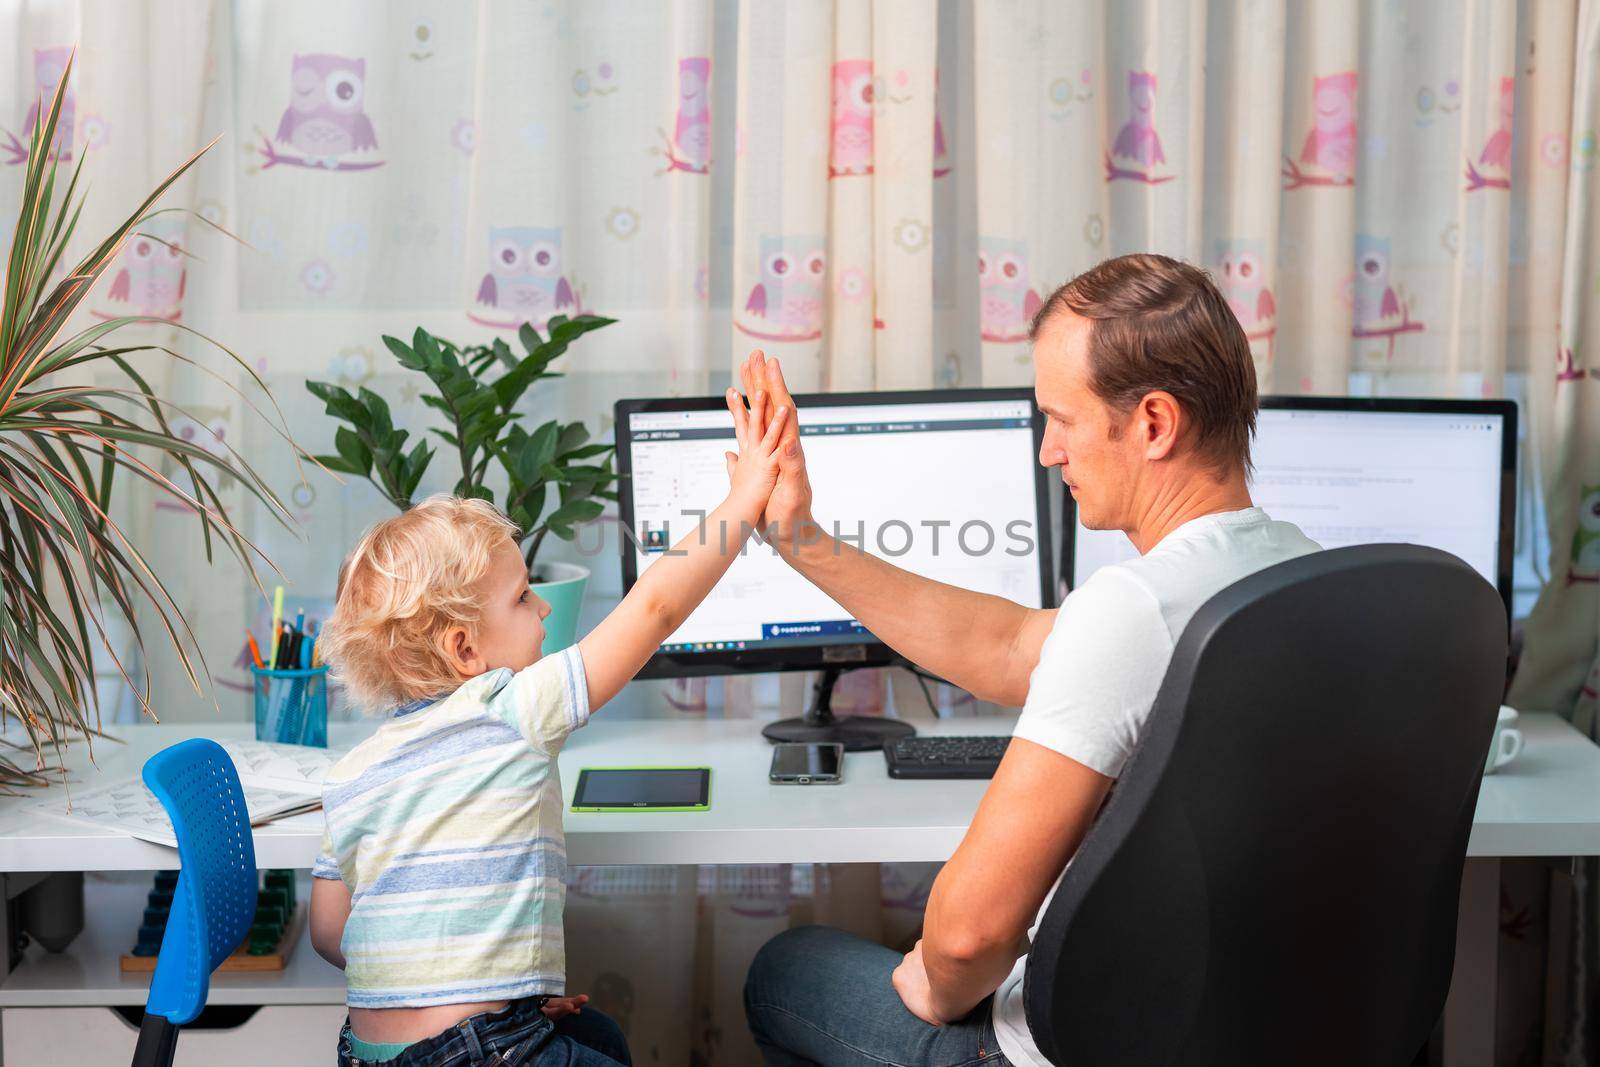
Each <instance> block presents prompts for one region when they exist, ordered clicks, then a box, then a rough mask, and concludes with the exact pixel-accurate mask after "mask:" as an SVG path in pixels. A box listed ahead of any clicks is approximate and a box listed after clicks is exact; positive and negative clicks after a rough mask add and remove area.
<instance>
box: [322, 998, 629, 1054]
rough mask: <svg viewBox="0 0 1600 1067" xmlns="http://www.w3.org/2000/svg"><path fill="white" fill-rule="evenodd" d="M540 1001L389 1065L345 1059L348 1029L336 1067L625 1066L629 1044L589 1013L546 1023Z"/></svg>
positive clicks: (466, 1022)
mask: <svg viewBox="0 0 1600 1067" xmlns="http://www.w3.org/2000/svg"><path fill="white" fill-rule="evenodd" d="M542 1002H543V998H542V997H524V998H523V999H521V1000H514V1001H512V1002H511V1003H510V1004H509V1005H508V1006H506V1007H504V1008H502V1009H500V1010H499V1011H490V1012H484V1013H482V1014H481V1015H473V1016H471V1017H469V1018H466V1019H463V1020H461V1021H460V1022H459V1023H457V1024H456V1025H454V1026H452V1027H450V1029H448V1030H446V1031H444V1032H443V1033H440V1034H435V1035H434V1036H433V1037H430V1038H427V1039H425V1040H422V1041H418V1042H417V1043H416V1044H415V1045H412V1046H411V1047H410V1048H408V1049H406V1050H405V1051H404V1052H402V1053H401V1054H400V1055H399V1056H397V1057H395V1058H394V1059H392V1060H382V1061H374V1060H358V1059H356V1058H355V1057H354V1056H352V1055H351V1054H350V1039H349V1035H350V1024H349V1023H348V1022H346V1023H345V1026H344V1029H343V1031H341V1032H340V1034H339V1067H630V1065H631V1063H632V1061H631V1060H630V1059H629V1058H628V1041H627V1038H625V1037H623V1036H622V1030H621V1028H619V1027H618V1026H617V1024H616V1023H614V1022H612V1021H611V1019H610V1018H608V1017H607V1016H606V1015H604V1014H602V1013H601V1012H598V1011H596V1010H595V1009H593V1008H588V1007H586V1008H584V1009H583V1010H582V1011H581V1012H579V1013H578V1014H577V1015H568V1016H565V1017H563V1018H562V1019H560V1020H558V1021H556V1022H551V1021H550V1020H549V1019H547V1018H545V1016H544V1012H542V1011H540V1010H539V1007H540V1004H541V1003H542Z"/></svg>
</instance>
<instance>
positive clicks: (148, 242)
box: [107, 219, 187, 320]
mask: <svg viewBox="0 0 1600 1067" xmlns="http://www.w3.org/2000/svg"><path fill="white" fill-rule="evenodd" d="M183 236H184V234H183V225H182V224H181V223H175V222H173V221H171V220H163V219H151V220H149V221H148V222H145V223H142V224H141V225H140V227H139V231H138V232H136V233H134V234H133V235H132V236H130V237H129V238H128V243H127V245H126V246H125V247H124V249H123V252H122V259H121V269H119V270H118V271H117V273H116V276H115V277H113V278H112V279H111V290H110V292H109V293H108V294H107V296H109V298H110V299H112V300H115V301H117V302H119V303H125V304H131V305H132V306H133V308H134V310H136V311H137V312H138V313H139V314H140V315H151V316H155V317H157V318H163V319H173V320H176V319H177V318H178V315H179V313H180V311H181V310H182V306H183V290H184V283H185V281H186V278H187V271H186V267H185V264H184V255H183Z"/></svg>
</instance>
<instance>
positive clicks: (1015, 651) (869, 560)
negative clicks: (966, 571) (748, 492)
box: [781, 531, 1056, 707]
mask: <svg viewBox="0 0 1600 1067" xmlns="http://www.w3.org/2000/svg"><path fill="white" fill-rule="evenodd" d="M818 536H820V540H809V539H808V538H807V537H806V536H805V535H804V531H801V536H799V537H796V538H792V539H789V540H787V541H786V542H785V543H784V544H783V545H782V548H781V552H782V555H783V557H784V559H786V560H788V561H789V564H790V565H791V566H793V567H794V569H795V570H797V571H799V572H800V573H801V574H803V575H805V577H806V578H807V579H808V580H809V581H810V582H811V583H812V584H813V585H815V586H816V587H817V588H818V589H821V590H822V591H823V592H824V593H827V594H828V595H829V596H831V597H832V598H833V599H834V600H837V601H838V602H839V603H840V604H841V605H842V606H843V607H844V609H845V610H846V611H848V612H849V613H850V614H851V615H852V616H853V617H854V618H855V619H856V620H857V621H858V622H860V623H861V625H863V626H865V627H866V628H867V629H868V630H870V631H872V635H873V636H874V637H876V638H877V639H878V640H880V641H882V642H883V643H884V644H886V645H888V646H889V647H890V648H892V649H894V650H895V651H896V652H898V653H899V654H900V655H902V656H904V657H905V658H906V659H908V660H910V661H911V662H912V663H915V664H917V665H918V666H920V667H922V668H923V669H924V670H927V671H931V672H932V673H934V674H937V675H938V676H939V677H941V678H943V679H945V680H946V681H948V682H950V683H951V684H952V685H958V686H960V687H961V688H962V689H965V690H967V692H969V693H971V694H972V695H973V696H975V697H977V698H978V699H979V700H989V701H993V702H995V703H997V704H1005V705H1008V706H1011V707H1020V706H1021V705H1022V702H1023V701H1024V700H1025V699H1026V698H1027V696H1028V678H1029V676H1030V675H1031V674H1032V673H1033V668H1034V665H1035V664H1037V663H1038V662H1039V650H1040V649H1041V648H1042V647H1043V646H1044V639H1045V638H1046V637H1047V636H1049V634H1050V627H1051V626H1052V625H1053V624H1054V623H1055V617H1056V613H1055V611H1053V610H1049V611H1044V610H1039V609H1037V608H1025V607H1023V606H1022V605H1021V604H1018V603H1016V602H1014V601H1011V600H1006V599H1004V598H1003V597H997V596H990V595H988V594H987V593H975V592H973V591H972V590H970V589H962V588H960V587H958V586H953V585H946V584H945V583H944V582H936V581H934V580H932V579H931V578H924V577H923V576H922V575H920V574H912V573H911V572H910V571H906V570H901V569H900V568H899V567H896V566H894V565H893V564H892V563H887V562H885V561H884V560H881V559H879V558H878V557H877V556H874V555H872V554H871V553H868V552H863V551H862V550H861V549H859V548H857V547H856V546H855V545H853V544H848V543H844V542H840V541H836V540H835V539H834V538H833V537H831V536H829V535H827V534H819V535H818Z"/></svg>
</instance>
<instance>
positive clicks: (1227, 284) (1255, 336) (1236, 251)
mask: <svg viewBox="0 0 1600 1067" xmlns="http://www.w3.org/2000/svg"><path fill="white" fill-rule="evenodd" d="M1215 263H1216V269H1215V274H1216V279H1217V286H1218V288H1220V289H1221V290H1222V295H1223V297H1224V298H1225V299H1226V300H1227V301H1228V307H1230V308H1232V309H1233V315H1234V317H1235V318H1237V319H1238V320H1239V325H1240V326H1242V327H1244V335H1245V337H1246V339H1248V340H1249V342H1250V347H1251V349H1252V350H1254V349H1255V347H1256V345H1257V344H1258V343H1261V344H1264V345H1265V346H1266V352H1265V356H1266V360H1267V362H1269V363H1270V362H1272V341H1273V338H1274V337H1275V336H1276V335H1277V332H1278V302H1277V300H1276V299H1275V298H1274V297H1273V295H1272V287H1271V286H1270V285H1268V284H1267V276H1266V257H1265V256H1263V255H1262V252H1261V242H1259V241H1247V240H1242V239H1237V238H1236V239H1233V240H1228V241H1218V242H1217V254H1216V256H1215Z"/></svg>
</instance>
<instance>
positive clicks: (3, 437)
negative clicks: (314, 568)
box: [0, 63, 292, 791]
mask: <svg viewBox="0 0 1600 1067" xmlns="http://www.w3.org/2000/svg"><path fill="white" fill-rule="evenodd" d="M70 76H71V64H70V63H69V64H68V68H67V72H66V73H65V74H64V75H63V77H62V80H61V84H60V85H59V86H57V88H56V91H55V94H54V97H53V98H52V99H51V101H50V103H49V106H48V107H47V108H41V109H40V121H39V122H37V123H36V124H35V127H34V130H33V135H32V139H31V142H30V144H29V147H28V159H27V168H26V171H25V173H24V176H23V181H22V203H21V207H20V209H19V211H18V214H17V224H16V229H15V231H14V232H13V234H12V239H11V247H10V250H9V252H8V253H7V254H6V257H5V261H4V272H5V273H4V283H3V290H4V292H3V299H4V304H3V306H0V715H3V716H4V717H5V718H14V719H16V720H18V722H19V723H20V724H21V725H22V727H23V729H24V731H25V732H26V735H27V737H28V744H27V745H26V746H23V745H20V744H8V745H7V746H5V747H4V748H3V749H0V791H6V790H9V789H11V788H12V787H15V786H20V785H42V784H44V783H45V782H46V781H47V780H48V779H47V777H46V776H45V774H44V773H43V772H44V771H45V770H46V769H47V767H49V766H51V765H53V764H58V763H59V756H60V753H61V745H62V743H63V742H65V741H67V740H70V739H71V738H72V737H73V736H74V735H82V736H84V737H86V738H88V737H92V736H93V735H94V734H95V733H97V732H98V730H99V708H98V704H97V703H96V691H95V662H96V660H97V659H99V658H100V657H101V656H103V655H107V654H109V655H110V656H111V659H112V662H113V663H114V664H115V666H116V669H117V670H118V671H119V672H120V673H121V676H122V678H123V680H124V681H125V682H126V683H127V684H128V685H129V686H130V687H132V689H133V690H134V692H135V693H136V694H137V695H138V698H139V701H140V703H141V705H142V706H143V708H144V710H145V712H146V713H147V714H149V713H150V674H149V669H148V667H147V666H144V665H145V664H148V662H149V657H148V656H147V655H146V654H145V652H146V646H145V640H144V637H143V633H144V631H146V630H151V631H154V632H156V633H158V634H160V635H162V638H163V639H164V642H165V643H168V644H170V645H171V646H172V648H173V649H174V650H175V652H176V653H177V658H178V661H179V663H180V664H181V666H182V669H183V671H184V673H185V674H186V676H187V677H188V679H189V681H190V682H191V684H193V685H194V686H195V688H196V690H197V691H203V690H202V686H201V679H202V678H204V679H206V681H209V677H210V676H209V672H208V671H207V670H206V666H205V658H204V656H203V654H202V653H201V650H200V646H199V643H198V641H196V639H195V635H194V632H193V631H192V630H191V629H190V627H189V624H188V622H187V621H186V620H185V619H184V616H183V612H182V611H181V610H180V609H179V608H178V605H177V602H176V601H175V599H174V598H173V596H172V595H171V594H170V593H169V592H168V590H167V587H166V586H165V585H163V583H162V581H161V579H160V577H158V575H157V574H156V571H155V569H154V567H153V566H152V565H151V564H150V562H149V561H148V560H147V559H146V558H145V555H144V553H143V552H142V551H141V550H140V548H139V546H138V544H137V543H136V541H135V539H134V538H132V537H130V536H129V535H128V534H127V533H126V532H125V531H124V530H123V529H122V528H121V527H120V526H119V525H118V523H117V522H116V520H115V519H114V518H113V517H112V513H113V507H112V498H113V495H114V492H115V493H116V494H117V495H119V496H120V493H121V492H123V491H125V489H124V488H121V487H126V486H128V485H132V484H139V483H143V484H144V485H145V486H147V487H149V489H150V490H151V491H153V492H154V493H155V494H156V495H157V496H158V497H165V498H167V499H169V500H172V501H174V502H176V503H178V504H180V505H181V508H182V510H185V511H187V512H188V513H189V514H191V515H193V517H194V521H195V522H196V523H198V524H199V527H200V530H201V531H202V533H203V535H204V542H205V552H206V556H207V560H208V562H209V561H210V558H211V555H212V552H213V550H214V547H215V546H216V545H217V544H220V545H222V546H223V547H225V548H226V549H227V550H228V551H229V552H230V553H231V554H232V555H234V556H235V557H237V559H238V560H239V561H240V563H241V564H242V565H243V566H244V568H245V569H246V571H248V572H249V573H250V574H251V576H252V577H255V576H256V572H255V564H256V562H257V561H258V560H263V561H264V557H261V555H260V553H259V552H258V551H257V550H256V548H255V546H254V545H252V544H251V543H250V542H249V541H248V540H247V539H246V538H245V537H244V536H243V535H242V534H241V533H240V531H239V530H238V529H237V528H236V526H235V525H234V522H233V520H232V519H231V518H230V516H229V514H228V510H227V508H226V507H224V505H223V502H222V499H221V498H220V497H219V495H218V492H217V487H218V485H219V484H222V482H223V480H224V479H227V478H233V479H236V480H237V481H238V483H239V484H240V485H241V486H243V487H244V489H245V491H246V492H248V493H249V494H251V495H252V496H254V497H255V498H256V499H257V500H259V501H260V502H261V503H262V504H264V505H265V506H266V509H267V511H268V512H270V513H272V514H273V515H275V516H276V517H277V518H278V519H279V520H280V521H282V522H283V523H284V524H285V525H286V526H287V525H288V524H289V522H290V517H289V512H288V511H287V510H286V509H285V508H284V506H283V504H282V502H281V501H280V500H279V499H278V498H277V496H275V495H274V494H273V492H272V490H271V489H269V488H268V487H267V485H266V483H265V482H263V481H262V479H261V478H260V477H259V476H258V475H257V474H256V472H255V471H254V470H253V469H252V468H251V467H250V465H249V464H248V463H246V462H245V461H244V460H243V459H242V458H241V457H239V456H238V455H237V454H236V453H233V452H232V451H231V450H224V452H223V454H221V455H217V454H213V453H212V452H211V451H208V450H207V449H206V448H205V447H203V446H202V445H201V444H199V443H195V442H191V441H188V440H185V439H184V438H183V437H182V436H180V435H179V434H177V433H175V432H174V430H173V428H172V424H171V420H172V419H173V418H174V417H175V416H178V415H183V414H187V413H186V412H184V410H183V409H182V408H181V407H179V406H178V405H176V404H174V403H173V402H171V401H169V400H167V399H164V398H163V397H162V396H161V395H160V393H158V392H157V390H156V389H154V388H153V387H152V385H151V380H150V374H151V369H150V367H149V366H148V365H149V364H150V363H151V362H152V361H156V362H157V363H159V362H161V361H172V362H173V363H176V364H181V365H183V366H185V367H190V366H201V364H200V363H198V362H197V360H196V359H195V358H193V357H190V356H187V355H183V354H180V353H179V352H178V351H176V350H174V349H173V348H169V347H167V346H166V345H165V344H162V343H158V342H156V341H152V340H147V339H133V335H132V334H129V333H127V329H126V328H127V327H129V326H132V325H135V324H139V323H149V324H153V325H159V326H161V327H163V328H167V329H178V330H184V329H185V328H184V327H181V326H178V325H176V324H174V323H170V322H166V321H165V320H161V319H157V318H153V317H151V316H145V315H129V316H123V317H118V318H111V319H108V320H105V321H97V322H94V323H93V324H91V325H88V326H81V327H80V326H76V325H72V323H73V321H74V318H73V316H74V312H76V311H77V310H78V309H79V307H80V306H81V305H82V303H83V301H84V298H85V297H86V296H87V295H88V293H89V291H90V289H91V288H93V286H94V285H95V283H96V282H97V281H98V280H99V278H100V276H101V274H102V273H103V272H104V271H105V270H106V268H107V267H108V266H109V265H110V264H111V263H112V262H113V261H114V260H115V259H116V257H117V254H118V252H119V251H120V250H121V249H122V247H123V244H124V242H126V241H127V240H128V239H129V237H131V236H133V235H135V234H138V233H140V230H139V227H140V226H141V225H143V224H144V223H145V222H146V221H147V220H148V219H150V218H151V217H152V216H153V215H155V214H159V212H158V211H157V210H156V209H155V205H156V202H157V200H158V199H159V198H160V197H161V195H162V194H163V193H164V192H166V190H167V189H168V188H170V187H171V185H172V184H173V182H175V181H176V180H177V179H178V178H179V177H180V176H181V175H182V174H184V172H186V171H187V170H188V169H189V168H190V167H191V166H192V165H193V164H194V162H195V160H197V159H198V158H199V156H200V154H203V152H204V149H202V151H201V153H197V154H196V155H195V156H193V157H191V158H190V159H189V160H188V161H187V162H185V163H184V164H183V165H182V166H180V167H178V169H177V170H175V171H173V172H172V173H171V174H169V175H168V176H167V177H166V178H165V179H163V180H162V181H161V182H160V183H159V184H158V185H157V186H156V188H155V189H154V190H153V191H152V192H151V193H150V195H149V196H147V197H146V198H145V199H144V202H143V203H141V204H140V205H139V207H138V209H137V210H136V211H134V212H133V213H132V214H131V215H129V216H128V218H127V219H125V220H124V221H123V222H122V223H121V224H120V225H118V226H117V227H116V228H115V229H114V230H112V231H111V232H110V233H109V234H107V235H106V236H105V237H104V238H102V239H101V240H99V241H98V242H95V243H94V244H93V247H91V248H90V249H89V251H88V252H87V254H85V255H84V256H83V258H82V259H80V260H78V261H77V262H76V263H71V265H70V266H69V265H68V264H69V263H70V261H69V260H68V259H67V247H68V245H69V244H70V243H71V241H72V238H73V235H74V231H75V228H76V225H77V222H78V218H79V214H80V212H81V210H82V207H83V197H82V195H81V193H80V190H79V176H80V168H81V160H80V163H79V166H78V167H75V168H73V169H72V170H71V172H70V173H67V172H66V171H65V170H59V169H58V166H57V164H58V159H57V158H56V153H54V152H53V151H52V148H51V146H52V145H53V144H54V142H55V135H56V128H57V123H58V121H59V119H60V114H61V107H62V99H63V95H64V87H65V86H66V85H67V78H69V77H70ZM208 147H209V146H208ZM63 179H64V180H63ZM146 236H150V239H151V240H160V239H159V238H157V237H155V236H153V235H146ZM162 243H165V242H162ZM57 277H59V280H58V281H52V279H53V278H57ZM186 332H188V333H189V334H191V335H192V336H195V337H200V336H201V335H199V334H196V333H195V332H194V331H192V330H187V331H186ZM147 336H148V335H141V338H143V337H147ZM124 337H128V338H130V339H129V340H123V338H124ZM202 339H203V340H206V341H207V342H208V347H210V348H213V349H215V350H216V351H219V352H221V353H223V354H224V355H225V356H227V357H228V358H229V359H231V360H232V361H233V362H234V363H235V364H236V365H237V366H238V367H240V368H241V369H242V370H243V371H244V372H245V374H246V375H248V376H249V378H250V379H251V380H253V381H254V382H255V384H256V385H257V386H259V387H260V388H261V389H262V390H263V391H265V386H264V385H263V384H262V383H261V381H260V379H259V378H258V377H257V376H256V375H255V372H254V371H253V370H251V368H250V367H249V366H248V365H247V364H246V363H245V362H244V361H243V360H240V359H239V358H238V357H237V356H234V355H233V354H232V353H231V352H228V350H227V349H225V348H222V346H220V345H217V344H216V343H215V342H211V341H209V339H205V338H202ZM211 373H213V375H214V376H215V377H217V378H218V379H219V380H222V381H224V384H227V383H226V381H225V379H224V378H223V376H222V375H220V374H216V373H215V372H214V371H213V372H211ZM86 383H87V384H86ZM229 388H232V386H231V385H230V386H229ZM234 392H235V393H236V394H237V395H239V396H240V399H241V400H242V401H244V402H245V403H246V404H247V405H248V406H250V407H251V408H252V410H256V409H255V406H254V405H253V404H250V402H249V401H248V400H247V399H245V398H244V396H243V394H242V393H241V392H240V391H239V390H237V389H234ZM281 425H282V416H281V414H280V415H279V416H278V419H277V424H276V426H277V427H281ZM285 439H286V440H287V435H285ZM291 445H292V443H291ZM257 584H258V586H259V584H260V583H259V579H258V580H257ZM119 616H120V617H121V619H123V620H125V621H126V623H127V629H128V631H129V632H130V633H131V635H132V642H133V646H134V648H135V649H136V650H137V652H138V653H139V654H138V656H137V657H136V658H137V662H138V663H139V664H140V665H141V666H140V667H139V672H140V673H141V675H142V682H135V680H134V676H133V675H132V674H130V667H129V664H128V663H124V659H125V658H126V659H129V661H130V662H132V660H133V658H134V657H128V656H127V651H126V650H124V651H123V652H122V653H121V654H119V652H118V650H117V649H116V648H115V647H113V643H112V642H109V641H107V639H106V630H107V626H108V625H110V624H111V622H112V621H113V620H114V619H115V618H116V617H119ZM30 750H31V751H30Z"/></svg>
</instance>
